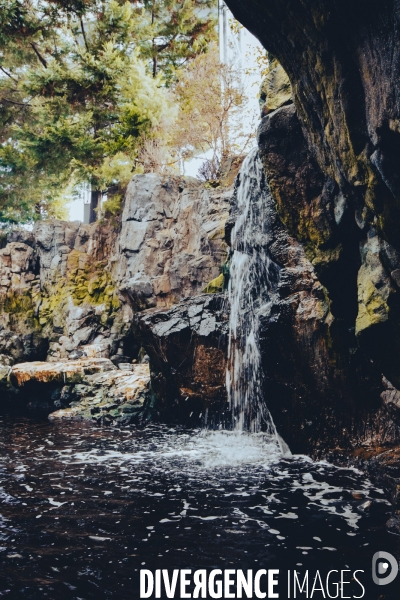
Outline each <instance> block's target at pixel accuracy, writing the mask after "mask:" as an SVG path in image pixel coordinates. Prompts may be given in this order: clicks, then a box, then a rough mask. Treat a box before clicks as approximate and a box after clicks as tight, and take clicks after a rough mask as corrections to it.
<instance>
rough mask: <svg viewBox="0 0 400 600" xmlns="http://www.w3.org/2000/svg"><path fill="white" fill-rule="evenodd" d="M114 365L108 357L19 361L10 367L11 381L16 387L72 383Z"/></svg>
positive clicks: (113, 367)
mask: <svg viewBox="0 0 400 600" xmlns="http://www.w3.org/2000/svg"><path fill="white" fill-rule="evenodd" d="M115 369H116V367H115V366H114V365H113V363H112V362H111V361H110V360H109V359H108V358H95V359H91V358H85V359H81V360H64V361H59V362H39V361H33V362H29V363H19V364H18V365H14V367H11V381H12V383H13V385H15V386H17V387H22V386H25V385H26V384H30V383H43V384H45V383H74V382H77V381H81V379H82V377H83V376H85V375H92V374H94V373H98V372H104V371H113V370H115Z"/></svg>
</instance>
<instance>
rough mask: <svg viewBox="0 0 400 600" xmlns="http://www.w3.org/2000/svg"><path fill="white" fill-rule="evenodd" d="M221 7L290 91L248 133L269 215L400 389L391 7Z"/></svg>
mask: <svg viewBox="0 0 400 600" xmlns="http://www.w3.org/2000/svg"><path fill="white" fill-rule="evenodd" d="M227 4H228V5H229V7H230V8H231V10H232V11H233V13H234V14H235V16H236V17H237V18H238V19H239V20H240V21H241V22H242V23H243V24H244V25H245V26H246V27H247V28H248V29H249V30H250V31H252V33H254V34H255V35H256V37H258V38H259V40H260V41H261V42H262V43H263V44H264V45H265V47H266V48H267V49H268V50H269V51H270V52H271V53H272V54H273V55H274V56H276V57H277V59H278V60H279V62H280V63H281V65H282V66H283V68H284V69H285V71H286V73H287V74H288V76H289V79H290V83H291V86H292V91H293V98H294V104H295V106H294V107H292V108H285V107H284V108H282V109H281V111H280V113H279V114H274V113H272V115H271V119H268V117H266V119H268V120H264V124H263V126H262V130H261V134H260V142H261V153H262V157H263V162H264V165H265V168H266V172H267V175H268V178H269V179H270V183H271V189H272V192H273V194H274V197H275V199H276V201H277V206H278V211H279V215H280V217H281V219H282V221H283V223H284V224H285V225H286V226H287V228H288V230H289V232H290V234H291V235H293V236H294V237H296V239H298V240H299V241H300V242H301V243H302V244H303V246H304V248H305V250H306V253H307V257H308V258H309V259H310V260H311V262H312V263H313V265H314V266H315V269H316V273H317V275H318V277H319V278H320V281H321V283H323V285H324V286H326V288H327V290H328V294H329V298H330V300H331V302H332V313H333V314H334V315H335V317H336V318H338V319H341V320H343V323H346V327H347V328H348V329H352V328H355V331H356V334H357V336H358V343H359V344H360V346H361V347H363V348H365V349H366V351H367V352H368V354H369V356H370V358H371V360H373V361H374V363H375V364H376V365H378V368H379V369H380V370H381V371H382V372H383V373H384V374H385V375H386V376H387V378H388V379H389V380H390V381H392V383H393V384H395V385H397V386H400V379H399V373H400V352H399V350H400V334H399V331H400V329H399V325H400V304H399V280H398V272H399V266H400V254H399V252H400V242H399V240H400V236H399V233H400V185H399V175H398V165H399V148H400V127H399V123H400V83H399V81H400V79H399V69H400V61H399V60H398V57H399V52H400V32H399V22H400V21H399V19H400V12H399V4H398V2H395V1H394V0H387V1H384V2H379V3H376V2H361V1H360V0H350V1H349V2H344V1H343V0H335V1H333V2H332V1H330V0H329V1H328V0H322V1H320V2H290V3H287V2H283V1H282V0H271V1H269V2H264V3H262V2H260V1H259V0H250V1H247V0H246V1H244V0H228V1H227ZM292 144H293V145H292ZM360 247H361V251H360Z"/></svg>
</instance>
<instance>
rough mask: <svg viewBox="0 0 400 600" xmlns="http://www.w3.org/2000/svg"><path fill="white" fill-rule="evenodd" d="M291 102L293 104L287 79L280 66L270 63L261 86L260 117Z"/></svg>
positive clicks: (274, 62) (275, 62)
mask: <svg viewBox="0 0 400 600" xmlns="http://www.w3.org/2000/svg"><path fill="white" fill-rule="evenodd" d="M291 102H293V95H292V88H291V85H290V81H289V77H288V76H287V75H286V73H285V71H284V69H283V67H282V65H280V64H279V63H278V62H277V61H276V60H275V61H273V62H272V65H271V67H270V71H269V73H268V75H267V76H266V77H265V79H264V81H263V82H262V85H261V90H260V104H261V116H264V115H268V114H269V113H270V112H273V111H274V110H276V109H277V108H280V107H281V106H284V105H285V104H289V103H291Z"/></svg>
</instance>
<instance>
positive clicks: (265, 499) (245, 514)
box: [0, 418, 392, 598]
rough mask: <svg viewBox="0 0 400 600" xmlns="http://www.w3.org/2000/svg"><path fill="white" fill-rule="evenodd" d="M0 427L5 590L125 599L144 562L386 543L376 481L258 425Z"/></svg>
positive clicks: (258, 561) (359, 548) (254, 561)
mask: <svg viewBox="0 0 400 600" xmlns="http://www.w3.org/2000/svg"><path fill="white" fill-rule="evenodd" d="M0 429H1V432H0V447H1V454H0V455H1V461H0V486H1V492H0V494H1V495H0V502H1V508H0V512H1V513H2V518H1V519H0V544H1V548H0V560H1V561H2V571H1V575H0V592H2V591H3V592H5V590H7V589H9V590H11V592H10V593H11V594H13V596H12V597H16V598H17V597H18V598H19V597H26V598H44V597H57V598H99V590H101V594H102V596H100V597H104V598H107V597H115V598H136V597H137V592H135V590H136V587H135V586H136V585H137V578H138V570H139V569H140V568H141V567H143V566H144V565H146V568H147V567H148V568H180V567H181V568H183V567H188V568H212V567H214V568H215V567H216V568H242V569H245V568H253V569H254V568H268V566H269V567H270V568H284V567H285V568H295V567H296V565H298V564H301V565H303V567H304V568H313V567H315V566H316V565H317V566H318V567H319V568H325V567H326V568H330V567H332V568H338V558H337V556H339V557H340V565H339V568H340V566H342V565H343V568H345V565H351V568H353V566H354V568H357V567H358V566H359V564H361V563H363V561H364V562H365V564H366V563H368V565H369V564H370V559H371V556H372V551H373V549H374V548H375V547H376V548H377V549H383V548H385V549H386V550H389V551H390V547H391V546H390V544H391V543H392V542H390V540H389V537H390V536H388V535H387V534H386V532H385V529H384V523H385V521H386V520H387V518H388V513H389V506H388V503H387V502H386V500H385V499H384V495H383V492H382V490H379V489H377V488H376V487H374V486H373V485H372V484H371V482H370V481H368V480H367V479H366V478H365V476H364V475H363V474H361V473H359V472H358V471H356V470H354V469H338V468H336V467H333V466H331V465H329V464H327V463H324V462H319V463H313V462H312V461H311V460H309V459H307V458H306V457H302V456H295V457H292V458H282V456H281V455H280V453H279V450H278V447H277V445H276V444H275V442H274V440H273V439H271V438H270V437H268V436H266V435H265V434H253V435H250V434H244V433H240V432H226V431H209V432H207V431H201V430H190V431H189V430H185V429H182V428H169V427H165V426H161V425H160V426H156V425H151V426H148V427H146V428H145V429H142V430H138V429H134V428H126V429H118V428H98V427H95V426H92V425H84V424H74V423H69V424H66V425H65V426H59V425H55V424H50V423H48V422H43V423H41V422H33V421H29V420H27V419H19V420H18V419H15V418H14V419H11V418H10V419H3V421H2V422H1V423H0ZM367 501H368V502H369V501H370V502H371V503H372V504H371V510H369V511H365V510H362V509H360V505H362V504H364V503H365V502H367ZM382 544H383V545H384V546H382ZM380 546H382V548H381V547H380ZM360 561H361V562H360ZM335 565H336V566H335ZM364 568H365V567H364ZM135 594H136V595H135Z"/></svg>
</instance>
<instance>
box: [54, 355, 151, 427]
mask: <svg viewBox="0 0 400 600" xmlns="http://www.w3.org/2000/svg"><path fill="white" fill-rule="evenodd" d="M80 381H81V383H80V384H75V385H70V386H64V387H63V388H62V390H61V395H60V402H61V403H62V401H63V400H64V402H65V400H67V402H68V404H69V407H68V408H64V409H61V410H58V411H55V412H52V413H51V414H50V415H49V419H50V420H52V421H55V420H90V421H96V422H101V423H113V422H114V423H120V424H123V423H125V424H126V423H132V422H137V421H138V420H139V419H141V418H142V417H143V414H144V409H145V403H146V402H147V401H148V400H149V398H150V391H149V382H150V371H149V367H148V365H132V369H130V370H129V371H125V372H121V371H117V370H108V371H103V372H99V373H95V374H92V375H87V374H85V375H84V376H83V377H82V378H81V380H80ZM71 398H72V399H73V400H72V401H71ZM56 402H57V401H56ZM56 407H57V406H56Z"/></svg>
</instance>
